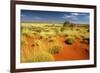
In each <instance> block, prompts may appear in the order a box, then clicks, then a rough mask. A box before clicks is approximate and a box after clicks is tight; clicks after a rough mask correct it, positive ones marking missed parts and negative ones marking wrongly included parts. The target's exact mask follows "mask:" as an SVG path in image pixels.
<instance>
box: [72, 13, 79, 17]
mask: <svg viewBox="0 0 100 73" xmlns="http://www.w3.org/2000/svg"><path fill="white" fill-rule="evenodd" d="M71 15H76V16H77V15H80V14H79V13H71Z"/></svg>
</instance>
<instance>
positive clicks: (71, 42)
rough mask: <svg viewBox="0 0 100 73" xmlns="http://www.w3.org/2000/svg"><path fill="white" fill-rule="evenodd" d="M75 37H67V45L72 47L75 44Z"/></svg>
mask: <svg viewBox="0 0 100 73" xmlns="http://www.w3.org/2000/svg"><path fill="white" fill-rule="evenodd" d="M74 40H75V39H74V37H67V39H66V40H65V41H64V43H65V44H69V45H72V44H73V43H74Z"/></svg>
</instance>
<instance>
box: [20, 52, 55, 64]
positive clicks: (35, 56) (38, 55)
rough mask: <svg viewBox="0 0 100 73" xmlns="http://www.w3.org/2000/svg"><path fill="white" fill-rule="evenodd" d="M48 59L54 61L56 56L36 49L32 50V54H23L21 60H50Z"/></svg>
mask: <svg viewBox="0 0 100 73" xmlns="http://www.w3.org/2000/svg"><path fill="white" fill-rule="evenodd" d="M48 61H54V57H53V56H52V55H51V54H50V53H48V52H46V51H35V50H34V52H32V51H31V52H30V55H26V57H25V54H22V55H21V62H24V63H25V62H48Z"/></svg>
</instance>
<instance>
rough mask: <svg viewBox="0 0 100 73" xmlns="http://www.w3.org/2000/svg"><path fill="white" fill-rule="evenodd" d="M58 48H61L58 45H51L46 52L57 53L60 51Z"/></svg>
mask: <svg viewBox="0 0 100 73" xmlns="http://www.w3.org/2000/svg"><path fill="white" fill-rule="evenodd" d="M60 50H61V47H60V46H53V47H51V48H49V49H48V52H49V53H51V54H57V53H59V52H60Z"/></svg>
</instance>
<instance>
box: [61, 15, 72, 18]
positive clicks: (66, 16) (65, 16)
mask: <svg viewBox="0 0 100 73" xmlns="http://www.w3.org/2000/svg"><path fill="white" fill-rule="evenodd" d="M71 17H72V16H71V15H64V16H62V18H64V19H66V18H71Z"/></svg>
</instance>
